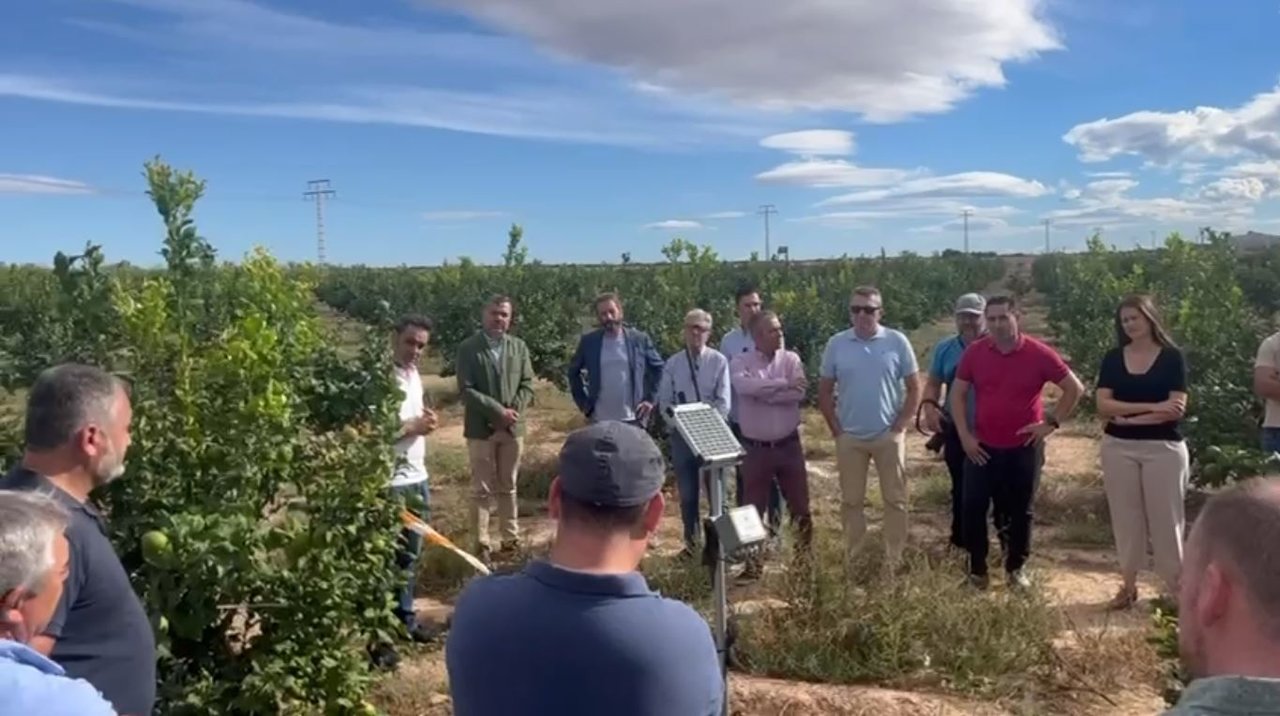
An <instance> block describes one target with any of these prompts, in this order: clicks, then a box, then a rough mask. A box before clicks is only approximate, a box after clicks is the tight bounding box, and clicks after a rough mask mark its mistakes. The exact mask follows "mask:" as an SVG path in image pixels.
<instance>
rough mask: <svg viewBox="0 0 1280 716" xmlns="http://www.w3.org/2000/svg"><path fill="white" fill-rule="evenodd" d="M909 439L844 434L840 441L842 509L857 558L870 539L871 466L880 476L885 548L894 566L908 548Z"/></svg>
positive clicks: (838, 460)
mask: <svg viewBox="0 0 1280 716" xmlns="http://www.w3.org/2000/svg"><path fill="white" fill-rule="evenodd" d="M906 454H907V451H906V439H905V437H904V435H903V434H902V433H885V434H884V435H883V436H881V437H879V438H876V439H875V440H859V439H857V438H855V437H853V436H852V435H841V436H840V437H839V438H838V439H837V440H836V469H837V470H838V471H839V473H840V509H841V513H842V515H843V519H844V538H845V548H846V552H847V555H848V556H849V557H853V555H855V554H857V553H858V551H859V550H860V549H861V548H862V542H863V540H864V539H866V536H867V514H866V499H867V474H868V472H869V468H870V466H871V463H872V462H874V463H875V466H876V474H878V475H879V476H880V494H881V496H882V497H883V498H884V545H885V551H886V553H887V554H888V557H889V561H890V563H897V562H898V561H900V560H901V559H902V551H903V549H904V548H905V547H906V546H907V478H906V470H905V465H906Z"/></svg>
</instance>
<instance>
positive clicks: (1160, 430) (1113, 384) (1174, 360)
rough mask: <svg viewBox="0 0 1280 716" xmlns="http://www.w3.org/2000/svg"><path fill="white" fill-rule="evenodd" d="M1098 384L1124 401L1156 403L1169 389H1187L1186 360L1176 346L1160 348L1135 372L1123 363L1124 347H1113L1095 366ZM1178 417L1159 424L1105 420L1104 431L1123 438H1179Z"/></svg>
mask: <svg viewBox="0 0 1280 716" xmlns="http://www.w3.org/2000/svg"><path fill="white" fill-rule="evenodd" d="M1098 387H1099V388H1107V389H1109V390H1110V391H1111V394H1112V396H1113V397H1114V398H1115V399H1116V400H1119V401H1123V402H1125V403H1159V402H1163V401H1165V400H1168V399H1169V394H1170V393H1172V392H1179V393H1185V392H1186V390H1187V364H1186V362H1185V361H1184V360H1183V358H1182V351H1180V350H1178V349H1177V348H1161V349H1160V353H1159V355H1157V356H1156V359H1155V362H1153V363H1152V364H1151V367H1150V368H1148V369H1147V371H1146V372H1145V373H1142V374H1139V375H1134V374H1133V373H1130V372H1129V369H1128V367H1127V366H1125V364H1124V349H1123V348H1112V349H1111V350H1110V351H1108V352H1107V354H1106V355H1105V356H1103V357H1102V366H1101V367H1100V368H1099V370H1098ZM1178 423H1179V421H1177V420H1172V421H1169V422H1167V423H1161V424H1160V425H1114V424H1112V423H1107V426H1106V428H1105V429H1104V432H1106V434H1107V435H1110V436H1112V437H1116V438H1121V439H1123V440H1166V441H1172V442H1176V441H1179V440H1181V439H1182V433H1181V432H1180V431H1179V430H1178Z"/></svg>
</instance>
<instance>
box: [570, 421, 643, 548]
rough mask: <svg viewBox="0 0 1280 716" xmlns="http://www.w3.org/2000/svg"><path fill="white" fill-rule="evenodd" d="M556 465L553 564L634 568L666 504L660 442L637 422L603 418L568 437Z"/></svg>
mask: <svg viewBox="0 0 1280 716" xmlns="http://www.w3.org/2000/svg"><path fill="white" fill-rule="evenodd" d="M558 467H559V469H558V474H557V477H556V479H555V480H554V481H553V482H552V484H551V494H550V497H549V500H548V509H549V511H550V513H551V517H552V518H553V519H555V520H556V521H557V530H556V539H555V544H554V545H553V547H552V551H551V561H552V562H554V563H556V564H559V565H561V566H564V567H567V568H569V569H580V570H585V571H601V572H610V571H613V572H629V571H632V570H634V569H635V568H636V566H637V565H639V563H640V559H641V558H642V557H643V556H644V552H645V549H646V548H647V546H648V542H649V537H650V536H651V535H652V534H653V533H654V532H655V531H657V529H658V524H659V522H660V521H661V520H662V512H663V509H664V507H665V503H664V502H663V498H662V484H663V482H664V481H665V479H666V466H665V461H664V460H663V457H662V451H661V450H659V449H658V446H657V444H656V443H654V441H653V439H652V438H651V437H649V434H648V433H646V432H645V431H643V430H641V429H640V428H638V427H636V426H634V425H628V424H626V423H621V422H617V421H610V420H605V421H601V422H599V423H594V424H592V425H589V426H587V427H585V428H582V429H580V430H577V431H575V432H573V433H572V434H571V435H569V437H568V438H567V439H566V440H565V443H564V446H563V447H562V448H561V450H560V458H559V466H558Z"/></svg>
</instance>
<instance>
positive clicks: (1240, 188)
mask: <svg viewBox="0 0 1280 716" xmlns="http://www.w3.org/2000/svg"><path fill="white" fill-rule="evenodd" d="M1266 194H1267V185H1266V184H1265V183H1263V181H1262V180H1261V179H1259V178H1257V177H1223V178H1222V179H1217V180H1215V181H1211V182H1209V183H1208V184H1206V185H1204V186H1202V187H1200V190H1199V191H1198V192H1196V196H1197V197H1199V198H1200V199H1203V200H1204V201H1220V202H1232V201H1246V202H1255V201H1259V200H1260V199H1262V197H1264V196H1266Z"/></svg>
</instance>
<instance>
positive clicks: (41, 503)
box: [0, 490, 68, 643]
mask: <svg viewBox="0 0 1280 716" xmlns="http://www.w3.org/2000/svg"><path fill="white" fill-rule="evenodd" d="M66 528H67V513H66V511H65V510H64V509H63V508H62V507H61V506H60V505H59V504H58V503H57V502H56V501H55V500H54V499H53V498H52V497H50V496H48V495H46V494H43V493H39V492H15V491H11V490H0V636H3V637H5V638H9V639H13V640H14V641H20V642H23V643H25V642H27V641H28V640H29V639H30V638H31V637H33V636H37V635H39V634H40V633H41V632H42V631H43V630H44V628H45V626H46V625H47V624H48V623H49V620H50V619H51V618H52V617H53V613H54V610H55V609H56V608H57V606H58V600H59V599H61V597H62V587H63V580H64V579H65V577H66V569H67V558H68V551H67V550H68V548H67V539H66V537H64V536H63V532H64V531H65V530H66Z"/></svg>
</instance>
